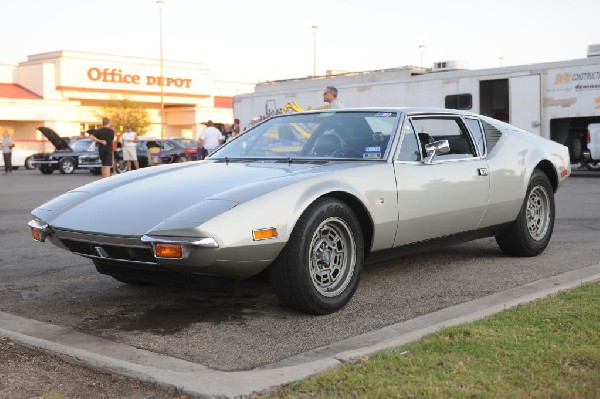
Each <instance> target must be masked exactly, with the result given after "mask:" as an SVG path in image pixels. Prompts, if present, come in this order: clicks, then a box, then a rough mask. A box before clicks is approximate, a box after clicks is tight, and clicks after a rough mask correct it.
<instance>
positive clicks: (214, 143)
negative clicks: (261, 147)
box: [196, 118, 241, 160]
mask: <svg viewBox="0 0 600 399" xmlns="http://www.w3.org/2000/svg"><path fill="white" fill-rule="evenodd" d="M240 133H241V128H240V120H239V119H237V118H236V119H234V121H233V125H232V126H231V131H230V132H228V133H227V134H223V132H221V131H220V130H219V129H217V128H216V127H215V124H214V122H213V121H212V120H209V121H208V122H206V127H205V128H204V129H203V130H202V131H201V132H200V133H198V147H197V149H196V157H197V159H198V160H202V159H204V158H206V157H207V156H208V155H209V154H211V153H212V152H213V151H214V150H216V149H217V148H219V147H220V146H221V145H222V144H223V143H225V142H226V141H229V140H232V139H234V138H236V137H237V136H239V135H240Z"/></svg>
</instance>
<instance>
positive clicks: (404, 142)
mask: <svg viewBox="0 0 600 399" xmlns="http://www.w3.org/2000/svg"><path fill="white" fill-rule="evenodd" d="M401 129H402V132H401V138H400V146H399V147H398V151H397V154H396V156H395V160H394V171H395V175H396V184H397V189H398V230H397V234H396V238H395V241H394V246H400V245H406V244H411V243H415V242H419V241H424V240H428V239H433V238H438V237H444V236H449V235H452V234H455V233H461V232H466V231H470V230H474V229H476V228H477V227H478V225H479V223H480V221H481V219H482V217H483V215H484V213H485V210H486V207H487V204H488V198H489V184H490V182H489V175H488V167H487V163H486V161H485V159H484V157H483V156H482V155H483V154H482V153H481V152H480V150H479V149H478V146H477V145H476V144H475V143H474V141H473V138H472V137H471V135H470V133H469V130H468V129H467V127H466V125H465V122H464V119H463V118H462V117H460V116H458V115H451V114H440V115H436V114H433V115H431V114H428V115H415V116H407V117H406V119H405V121H404V122H403V124H402V127H401ZM439 140H448V142H449V144H450V152H449V153H447V154H440V155H436V156H435V157H434V158H433V159H432V162H431V163H429V164H428V163H426V162H424V161H423V160H424V159H425V157H426V154H425V145H426V144H427V143H428V142H433V141H439Z"/></svg>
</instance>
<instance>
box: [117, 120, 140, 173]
mask: <svg viewBox="0 0 600 399" xmlns="http://www.w3.org/2000/svg"><path fill="white" fill-rule="evenodd" d="M121 140H122V142H123V159H124V160H125V161H126V162H127V170H128V171H129V170H131V162H133V166H134V167H135V169H139V168H140V163H139V162H138V159H137V151H136V143H137V142H138V141H139V140H138V136H137V133H136V132H132V131H131V125H130V124H127V125H125V133H123V134H122V135H121Z"/></svg>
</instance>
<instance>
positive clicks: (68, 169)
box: [58, 158, 77, 175]
mask: <svg viewBox="0 0 600 399" xmlns="http://www.w3.org/2000/svg"><path fill="white" fill-rule="evenodd" d="M76 168H77V164H76V163H75V160H73V158H63V159H61V160H60V162H58V171H59V172H60V173H62V174H63V175H70V174H72V173H73V172H75V169H76Z"/></svg>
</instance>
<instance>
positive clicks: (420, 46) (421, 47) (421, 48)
mask: <svg viewBox="0 0 600 399" xmlns="http://www.w3.org/2000/svg"><path fill="white" fill-rule="evenodd" d="M419 50H421V68H423V51H425V45H424V44H421V45H419Z"/></svg>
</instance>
